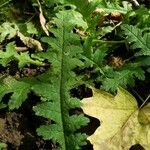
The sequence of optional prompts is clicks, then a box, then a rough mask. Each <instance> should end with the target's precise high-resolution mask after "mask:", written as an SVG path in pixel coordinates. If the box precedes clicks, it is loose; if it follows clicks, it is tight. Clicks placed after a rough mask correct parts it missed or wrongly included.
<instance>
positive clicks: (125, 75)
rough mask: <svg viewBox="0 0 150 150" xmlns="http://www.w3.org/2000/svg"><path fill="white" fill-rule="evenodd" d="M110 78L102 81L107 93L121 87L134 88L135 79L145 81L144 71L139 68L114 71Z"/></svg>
mask: <svg viewBox="0 0 150 150" xmlns="http://www.w3.org/2000/svg"><path fill="white" fill-rule="evenodd" d="M110 76H111V77H107V78H104V79H102V87H103V88H104V89H105V90H107V91H109V90H110V91H115V90H116V89H117V88H118V87H119V86H122V87H126V86H127V85H129V86H134V80H135V78H138V79H139V80H144V79H145V75H144V71H143V70H142V69H141V68H139V67H135V68H133V67H131V68H130V69H122V70H121V71H114V72H113V73H112V74H110Z"/></svg>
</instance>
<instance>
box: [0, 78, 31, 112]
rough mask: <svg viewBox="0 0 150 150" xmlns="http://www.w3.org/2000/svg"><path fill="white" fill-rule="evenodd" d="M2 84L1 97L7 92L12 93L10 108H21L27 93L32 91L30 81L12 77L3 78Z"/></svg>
mask: <svg viewBox="0 0 150 150" xmlns="http://www.w3.org/2000/svg"><path fill="white" fill-rule="evenodd" d="M0 85H1V86H0V95H1V98H2V96H4V95H5V94H7V93H12V95H11V98H10V100H9V102H8V105H9V108H10V109H15V108H19V107H20V106H21V104H22V103H23V102H24V101H25V100H26V98H27V94H28V93H29V91H30V85H29V84H28V83H25V82H22V81H17V80H15V79H14V78H12V77H7V78H5V79H3V81H2V83H1V84H0Z"/></svg>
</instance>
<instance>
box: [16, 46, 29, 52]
mask: <svg viewBox="0 0 150 150" xmlns="http://www.w3.org/2000/svg"><path fill="white" fill-rule="evenodd" d="M27 50H28V47H16V51H17V52H24V51H27Z"/></svg>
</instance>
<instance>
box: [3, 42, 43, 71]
mask: <svg viewBox="0 0 150 150" xmlns="http://www.w3.org/2000/svg"><path fill="white" fill-rule="evenodd" d="M34 58H35V57H34ZM12 60H17V61H18V62H19V63H18V66H19V68H23V67H24V66H25V65H27V64H34V65H37V66H44V63H43V62H41V61H42V60H43V59H41V58H38V57H36V59H32V55H31V57H30V56H29V53H28V52H24V53H20V54H19V53H17V52H16V48H15V45H14V43H13V42H12V43H9V44H7V46H6V51H0V64H2V65H3V66H4V67H6V66H7V65H8V63H9V62H11V61H12Z"/></svg>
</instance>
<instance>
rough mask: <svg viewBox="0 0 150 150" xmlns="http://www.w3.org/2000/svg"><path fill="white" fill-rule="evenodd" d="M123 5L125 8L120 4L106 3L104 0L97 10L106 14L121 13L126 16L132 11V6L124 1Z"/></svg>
mask: <svg viewBox="0 0 150 150" xmlns="http://www.w3.org/2000/svg"><path fill="white" fill-rule="evenodd" d="M122 4H123V7H121V6H120V5H119V4H118V3H113V2H106V1H105V0H104V1H101V2H100V4H99V5H98V7H97V8H98V9H99V11H104V12H106V13H112V12H119V13H122V14H126V13H127V12H129V11H130V10H132V8H131V4H130V3H129V2H127V1H124V2H123V3H122Z"/></svg>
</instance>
